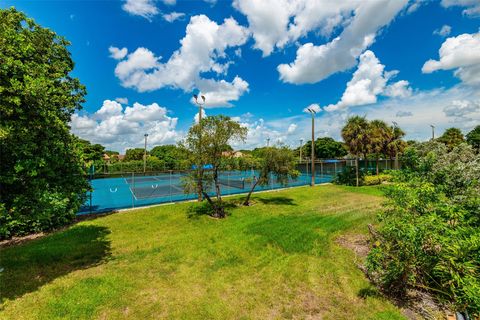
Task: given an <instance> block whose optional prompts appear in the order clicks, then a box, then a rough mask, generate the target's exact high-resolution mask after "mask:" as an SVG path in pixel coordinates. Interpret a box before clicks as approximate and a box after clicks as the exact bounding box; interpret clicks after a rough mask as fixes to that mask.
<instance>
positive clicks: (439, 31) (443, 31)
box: [433, 24, 452, 37]
mask: <svg viewBox="0 0 480 320" xmlns="http://www.w3.org/2000/svg"><path fill="white" fill-rule="evenodd" d="M450 32H452V27H450V26H449V25H448V24H445V25H443V26H442V27H441V28H440V29H437V30H435V31H433V34H437V35H439V36H442V37H446V36H448V35H449V34H450Z"/></svg>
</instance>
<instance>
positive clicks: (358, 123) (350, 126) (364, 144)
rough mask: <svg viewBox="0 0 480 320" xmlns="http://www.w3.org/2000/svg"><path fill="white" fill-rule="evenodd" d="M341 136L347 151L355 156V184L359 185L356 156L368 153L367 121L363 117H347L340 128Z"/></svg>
mask: <svg viewBox="0 0 480 320" xmlns="http://www.w3.org/2000/svg"><path fill="white" fill-rule="evenodd" d="M342 138H343V140H344V141H345V145H346V146H347V149H348V151H349V152H350V153H351V154H352V155H354V156H355V176H356V185H357V187H358V186H359V185H360V181H359V174H358V158H359V157H360V155H361V154H367V153H368V144H369V132H368V121H367V120H366V119H365V117H360V116H353V117H350V118H348V119H347V123H346V124H345V126H344V127H343V128H342Z"/></svg>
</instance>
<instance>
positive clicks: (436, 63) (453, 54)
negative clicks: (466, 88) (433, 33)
mask: <svg viewBox="0 0 480 320" xmlns="http://www.w3.org/2000/svg"><path fill="white" fill-rule="evenodd" d="M438 53H439V57H440V59H439V60H432V59H430V60H428V61H427V62H425V64H424V65H423V67H422V72H424V73H432V72H434V71H437V70H451V69H455V76H457V77H458V78H460V79H461V80H462V81H463V82H464V83H465V84H468V85H479V84H480V32H479V33H473V34H469V33H464V34H461V35H459V36H456V37H451V38H448V39H446V40H445V42H444V43H443V44H442V46H441V47H440V50H439V51H438Z"/></svg>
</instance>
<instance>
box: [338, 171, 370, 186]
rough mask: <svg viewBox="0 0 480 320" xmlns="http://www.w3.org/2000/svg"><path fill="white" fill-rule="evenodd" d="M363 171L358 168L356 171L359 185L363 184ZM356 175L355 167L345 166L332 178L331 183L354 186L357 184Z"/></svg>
mask: <svg viewBox="0 0 480 320" xmlns="http://www.w3.org/2000/svg"><path fill="white" fill-rule="evenodd" d="M364 176H365V174H364V172H363V171H362V170H359V172H358V182H359V186H361V185H363V182H364ZM356 177H357V175H356V173H355V167H350V166H347V167H345V168H343V170H342V171H341V172H339V173H337V175H336V176H335V178H334V179H333V183H336V184H343V185H347V186H355V185H357V178H356Z"/></svg>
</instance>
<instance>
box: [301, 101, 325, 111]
mask: <svg viewBox="0 0 480 320" xmlns="http://www.w3.org/2000/svg"><path fill="white" fill-rule="evenodd" d="M308 109H310V110H313V111H315V112H316V113H319V112H320V111H322V108H321V107H320V106H319V105H318V103H312V104H311V105H309V106H308V107H306V108H304V109H303V112H306V113H308V112H309V111H308Z"/></svg>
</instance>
